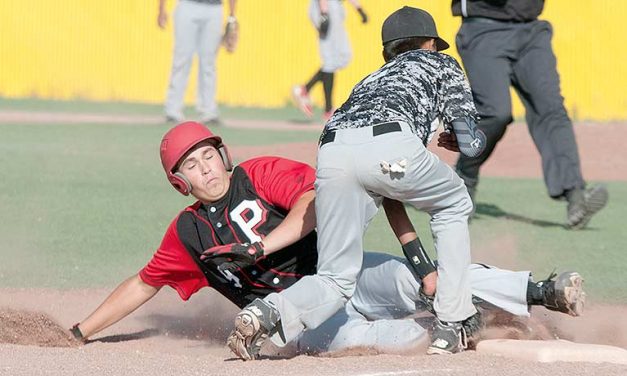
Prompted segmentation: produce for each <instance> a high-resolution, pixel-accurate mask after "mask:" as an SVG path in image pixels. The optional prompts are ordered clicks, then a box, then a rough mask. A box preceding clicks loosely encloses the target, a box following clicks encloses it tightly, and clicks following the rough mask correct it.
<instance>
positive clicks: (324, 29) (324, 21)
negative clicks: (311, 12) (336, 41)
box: [318, 13, 330, 39]
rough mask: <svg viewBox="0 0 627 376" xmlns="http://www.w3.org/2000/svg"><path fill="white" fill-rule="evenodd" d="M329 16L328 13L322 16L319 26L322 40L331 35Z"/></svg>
mask: <svg viewBox="0 0 627 376" xmlns="http://www.w3.org/2000/svg"><path fill="white" fill-rule="evenodd" d="M329 25H330V20H329V15H328V14H326V13H321V14H320V25H318V33H319V34H320V39H325V38H326V37H327V34H328V33H329Z"/></svg>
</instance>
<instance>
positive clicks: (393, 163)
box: [232, 7, 485, 357]
mask: <svg viewBox="0 0 627 376" xmlns="http://www.w3.org/2000/svg"><path fill="white" fill-rule="evenodd" d="M382 41H383V55H384V58H385V61H386V63H385V64H384V65H383V66H382V67H381V68H380V69H379V70H377V71H375V72H373V73H371V74H370V75H368V76H366V77H365V78H364V79H363V80H362V81H361V82H359V83H358V84H357V85H356V86H355V88H354V89H353V91H352V93H351V95H350V97H349V98H348V100H347V101H346V102H345V103H344V104H343V105H342V106H341V107H340V108H339V109H338V110H337V111H335V113H334V114H333V116H332V117H331V119H330V120H329V121H328V123H327V124H326V126H325V128H324V131H323V133H322V136H321V137H320V149H319V152H318V160H317V166H318V167H317V172H316V215H317V230H318V268H317V269H318V270H317V274H316V275H314V276H307V277H304V278H303V279H301V280H300V281H298V282H297V283H296V284H295V285H294V286H292V287H291V288H289V289H287V290H285V291H283V292H281V293H279V294H276V293H273V294H270V295H269V296H268V297H267V298H266V299H265V300H258V301H255V302H253V303H252V304H251V305H249V306H248V307H246V308H245V309H244V310H243V311H242V312H240V314H239V315H238V317H237V318H236V320H235V325H236V328H235V333H234V337H233V339H234V340H235V339H236V338H239V341H240V342H244V343H247V342H249V341H250V340H251V338H261V337H262V336H263V335H265V334H267V333H270V332H273V331H278V332H279V333H281V334H282V335H283V336H284V337H285V339H286V340H287V341H290V340H292V339H294V338H296V337H297V336H298V335H299V334H300V333H301V332H302V331H304V330H305V329H308V330H310V329H315V328H316V327H318V326H319V325H321V324H322V323H323V322H324V321H325V320H327V319H328V318H329V317H331V315H333V314H334V313H335V312H337V311H338V310H339V309H341V308H342V307H343V306H344V305H345V304H346V302H347V301H348V300H349V299H350V298H351V296H352V295H353V294H354V292H355V287H356V281H357V277H358V274H359V272H360V270H361V268H362V258H363V244H362V243H363V235H364V232H365V230H366V228H367V226H368V224H369V222H370V221H371V219H372V218H373V217H374V215H375V214H376V212H377V210H378V207H379V206H380V204H381V202H382V201H383V198H388V199H392V200H396V201H398V202H403V203H407V204H409V205H412V206H413V207H415V208H416V209H419V210H422V211H425V212H427V213H429V214H430V215H431V231H432V234H433V237H434V244H435V248H436V251H437V255H438V261H439V265H438V270H437V271H438V276H437V294H436V295H435V302H434V309H435V312H436V313H437V317H438V320H437V322H436V326H435V328H434V332H433V342H432V344H431V346H429V349H428V350H427V353H429V354H451V353H456V352H459V351H462V350H463V348H464V346H463V343H464V338H463V337H464V335H463V322H464V321H466V320H471V319H472V316H473V315H476V313H477V311H476V309H475V307H474V305H473V303H472V293H471V285H470V277H469V274H468V266H469V264H470V240H469V233H468V216H469V214H470V213H471V211H472V202H471V200H470V197H469V196H468V192H467V191H466V187H465V186H464V183H463V181H462V180H461V179H460V178H459V176H457V174H456V173H455V172H454V171H453V170H452V169H451V168H450V167H449V166H448V165H446V164H445V163H443V162H442V161H440V160H439V159H438V157H437V156H435V155H434V154H433V153H431V152H430V151H428V150H427V149H426V147H425V145H426V144H427V143H428V142H429V140H430V139H431V138H432V136H433V134H434V133H435V131H436V130H437V128H438V125H439V121H440V120H441V121H443V122H444V123H445V129H447V130H449V132H453V133H447V132H444V133H443V134H441V135H440V144H441V145H442V146H444V147H447V148H449V149H452V150H459V151H461V152H462V153H464V154H466V155H468V156H477V155H479V154H480V153H481V152H482V151H483V148H484V145H485V135H484V134H483V133H481V132H480V131H478V130H477V129H476V127H475V121H476V110H475V106H474V104H473V101H472V95H471V92H470V87H469V86H468V83H467V81H466V79H465V76H464V73H463V72H462V70H461V68H460V66H459V64H458V63H457V62H456V61H455V59H453V58H452V57H450V56H448V55H444V54H441V53H439V52H438V51H441V50H443V49H446V48H448V44H447V43H446V42H445V41H444V40H442V39H441V38H440V37H439V36H438V33H437V30H436V27H435V22H434V21H433V18H432V17H431V15H429V13H427V12H425V11H423V10H421V9H417V8H411V7H404V8H402V9H400V10H398V11H396V12H394V13H392V15H390V16H389V17H388V18H387V19H386V20H385V22H384V23H383V28H382ZM396 222H397V221H395V220H391V221H390V223H391V224H392V226H393V228H394V231H395V233H397V236H398V234H399V233H400V235H401V236H398V237H399V240H400V241H401V243H402V244H404V245H405V244H406V243H407V241H408V240H411V239H409V238H408V236H406V235H407V234H408V232H407V231H405V230H402V229H399V228H397V227H395V226H394V223H396ZM401 223H402V222H401ZM403 227H404V228H409V226H407V225H405V226H403ZM259 312H262V313H263V312H266V313H267V314H265V315H258V314H257V313H259ZM240 348H241V346H232V350H233V351H234V352H235V353H236V354H238V355H240V356H242V354H241V352H242V351H241V350H240ZM243 357H246V355H244V356H243Z"/></svg>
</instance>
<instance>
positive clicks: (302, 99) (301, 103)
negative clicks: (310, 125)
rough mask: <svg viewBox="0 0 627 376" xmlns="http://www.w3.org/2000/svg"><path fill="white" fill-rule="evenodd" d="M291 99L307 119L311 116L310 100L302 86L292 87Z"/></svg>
mask: <svg viewBox="0 0 627 376" xmlns="http://www.w3.org/2000/svg"><path fill="white" fill-rule="evenodd" d="M292 99H293V100H294V103H295V104H296V107H298V109H299V110H301V111H302V112H303V113H304V114H305V115H307V117H312V116H313V107H312V105H311V98H309V93H308V92H307V89H305V87H304V86H300V85H295V86H293V87H292Z"/></svg>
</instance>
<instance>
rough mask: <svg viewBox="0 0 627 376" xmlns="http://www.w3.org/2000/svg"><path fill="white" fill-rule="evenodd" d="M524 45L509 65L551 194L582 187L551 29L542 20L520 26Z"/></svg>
mask: <svg viewBox="0 0 627 376" xmlns="http://www.w3.org/2000/svg"><path fill="white" fill-rule="evenodd" d="M524 28H525V30H524V32H523V33H521V35H524V36H525V37H526V40H525V41H524V42H525V45H524V48H522V49H521V52H520V54H519V58H518V59H517V61H516V62H515V64H514V65H513V73H514V75H513V85H514V87H515V88H516V90H517V92H518V94H519V95H520V98H521V100H522V102H523V104H524V105H525V110H526V120H527V125H528V127H529V132H530V133H531V137H532V138H533V141H534V143H535V144H536V147H537V148H538V151H539V152H540V156H541V158H542V171H543V174H544V181H545V184H546V186H547V189H548V193H549V195H550V196H551V197H554V198H557V197H561V196H562V195H563V194H564V193H565V191H567V190H570V189H573V188H583V187H584V185H585V183H584V180H583V177H582V174H581V165H580V160H579V152H578V150H577V142H576V139H575V133H574V130H573V125H572V122H571V121H570V118H569V117H568V114H567V112H566V109H565V107H564V98H563V97H562V95H561V90H560V78H559V74H558V72H557V62H556V59H555V55H554V54H553V49H552V47H551V38H552V35H553V30H552V28H551V25H550V24H549V23H548V22H546V21H534V22H532V23H531V24H528V25H525V26H524Z"/></svg>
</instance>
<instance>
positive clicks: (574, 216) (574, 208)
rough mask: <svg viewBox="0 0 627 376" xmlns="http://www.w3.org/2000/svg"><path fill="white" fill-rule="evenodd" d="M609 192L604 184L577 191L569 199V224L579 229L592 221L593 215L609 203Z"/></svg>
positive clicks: (569, 226)
mask: <svg viewBox="0 0 627 376" xmlns="http://www.w3.org/2000/svg"><path fill="white" fill-rule="evenodd" d="M608 198H609V193H608V191H607V188H606V187H605V186H604V185H595V186H592V187H590V188H588V189H586V190H585V191H581V192H576V193H575V194H573V197H572V198H571V199H570V200H569V201H568V211H567V226H568V228H571V229H575V230H579V229H582V228H584V227H586V225H587V224H588V222H590V219H592V216H593V215H594V214H596V213H597V212H598V211H599V210H601V209H603V207H605V205H606V204H607V200H608Z"/></svg>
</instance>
